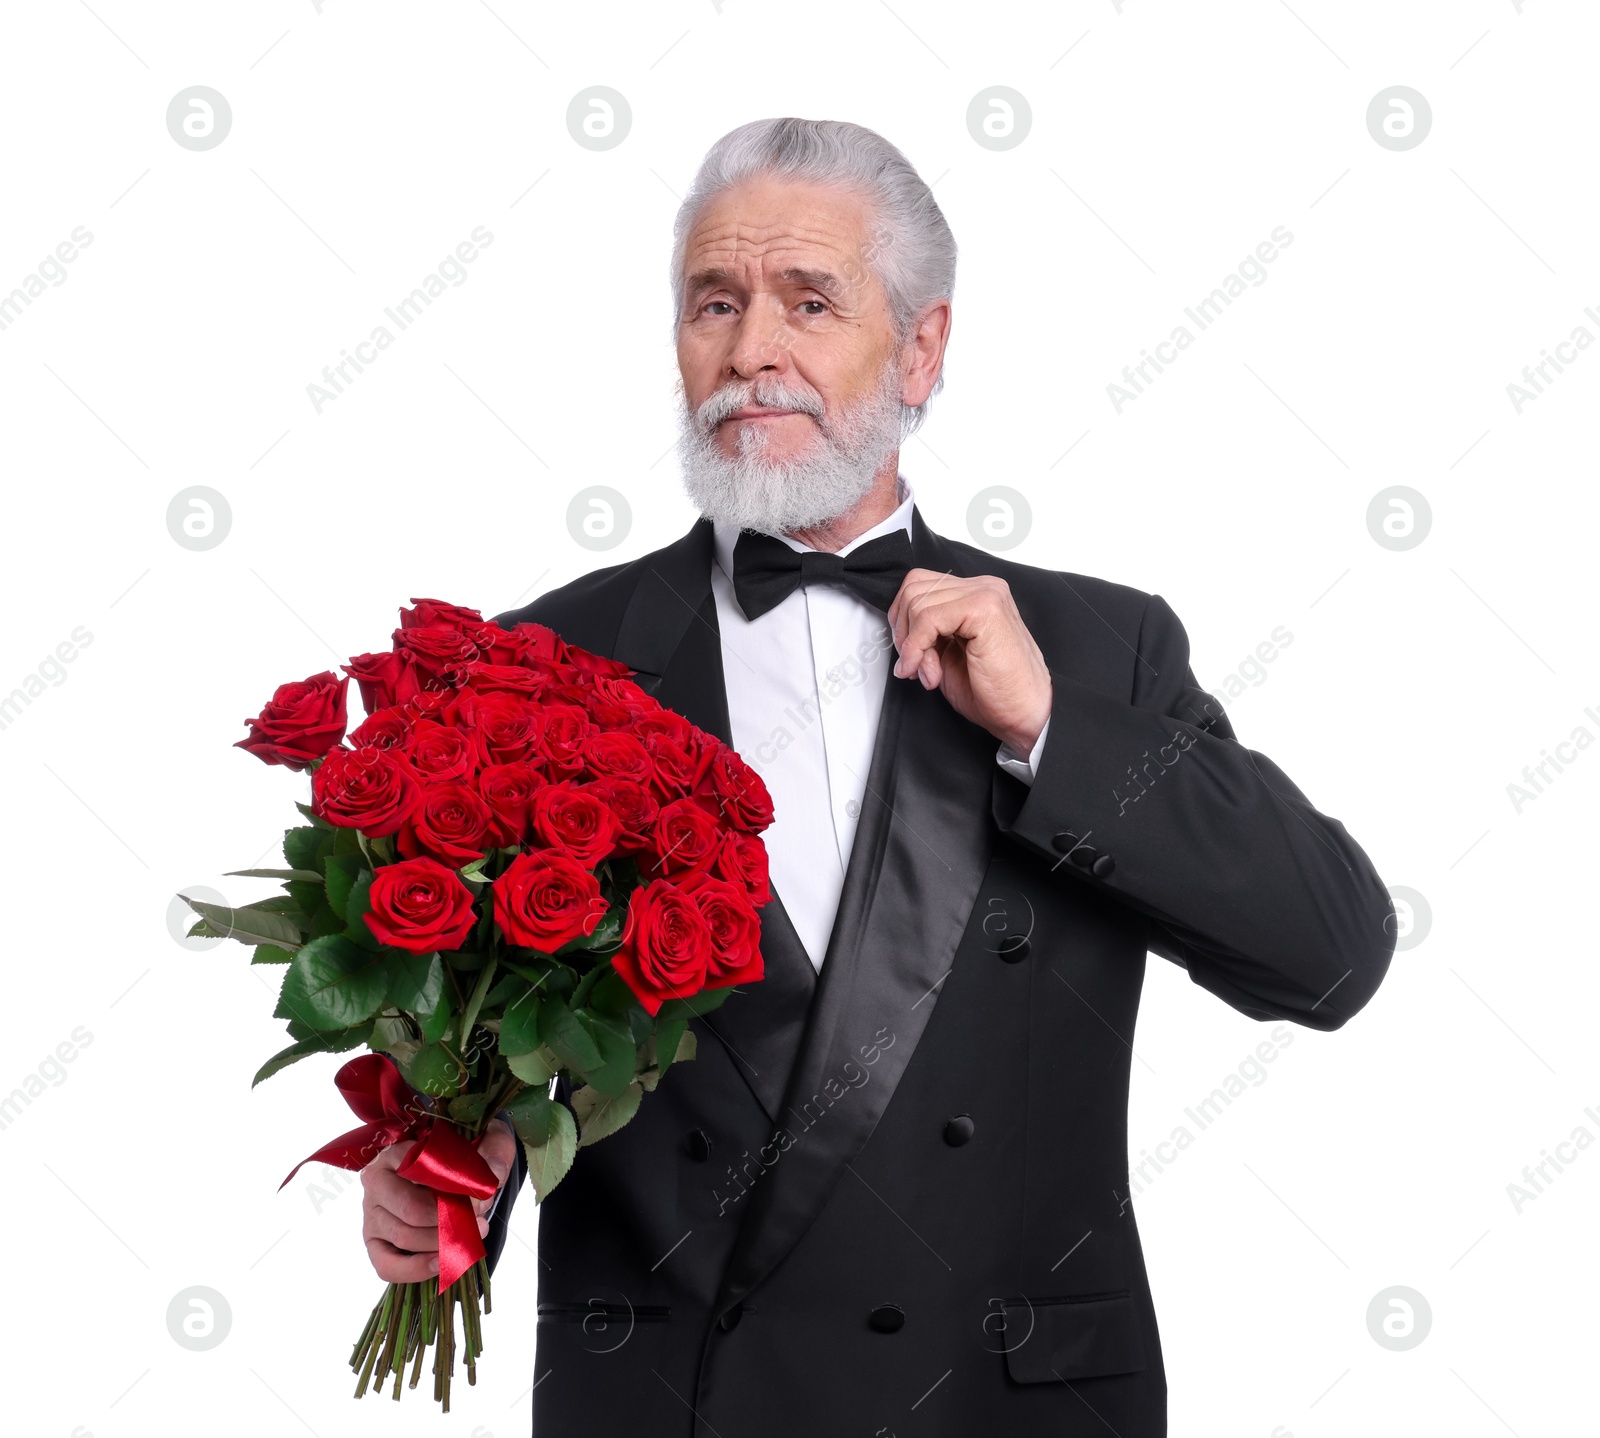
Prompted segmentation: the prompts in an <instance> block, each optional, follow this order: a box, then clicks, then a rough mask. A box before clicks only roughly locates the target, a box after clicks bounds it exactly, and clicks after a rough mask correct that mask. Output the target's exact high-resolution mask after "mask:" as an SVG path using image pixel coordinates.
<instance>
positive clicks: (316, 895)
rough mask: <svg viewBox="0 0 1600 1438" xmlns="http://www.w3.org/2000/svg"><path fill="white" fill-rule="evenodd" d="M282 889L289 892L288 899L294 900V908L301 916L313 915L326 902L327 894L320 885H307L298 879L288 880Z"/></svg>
mask: <svg viewBox="0 0 1600 1438" xmlns="http://www.w3.org/2000/svg"><path fill="white" fill-rule="evenodd" d="M283 887H284V888H286V889H287V890H288V891H289V897H290V898H291V899H293V900H294V906H295V908H297V909H299V910H300V912H301V913H302V914H315V913H316V912H317V910H318V909H319V908H320V907H321V906H322V905H323V904H325V903H326V902H327V893H326V890H324V888H323V886H322V885H321V884H307V883H304V882H302V881H301V880H299V879H290V880H289V882H288V883H287V884H285V885H284V886H283Z"/></svg>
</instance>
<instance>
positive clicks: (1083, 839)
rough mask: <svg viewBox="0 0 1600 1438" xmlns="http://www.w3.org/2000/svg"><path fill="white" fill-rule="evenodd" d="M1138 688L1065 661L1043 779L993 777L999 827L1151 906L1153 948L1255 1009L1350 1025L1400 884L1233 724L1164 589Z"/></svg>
mask: <svg viewBox="0 0 1600 1438" xmlns="http://www.w3.org/2000/svg"><path fill="white" fill-rule="evenodd" d="M1133 670H1134V680H1133V690H1132V695H1131V698H1130V699H1129V700H1123V699H1120V698H1116V697H1112V696H1109V695H1107V694H1104V693H1101V692H1099V691H1097V690H1093V689H1090V688H1087V687H1086V686H1084V685H1083V684H1081V683H1079V682H1077V681H1076V680H1074V679H1073V678H1072V677H1071V676H1070V675H1067V674H1064V673H1059V672H1056V671H1055V670H1052V672H1051V680H1052V682H1053V685H1054V691H1055V693H1054V707H1053V709H1052V712H1051V719H1050V741H1049V743H1047V744H1046V745H1045V746H1044V751H1043V753H1042V755H1041V756H1040V761H1039V771H1038V774H1037V776H1036V777H1035V779H1034V782H1033V784H1032V786H1031V788H1025V787H1023V786H1022V785H1021V784H1019V783H1018V782H1017V781H1016V780H1015V779H1012V778H1011V777H1010V776H1008V775H1004V774H1001V775H997V777H996V780H995V789H994V816H995V821H996V823H997V824H998V825H999V828H1000V830H1001V832H1002V833H1004V834H1006V835H1008V836H1009V837H1010V838H1012V839H1013V840H1016V841H1018V842H1020V843H1021V844H1023V845H1025V846H1026V847H1028V848H1029V849H1031V850H1033V851H1035V852H1036V853H1038V854H1040V855H1042V856H1044V857H1046V858H1048V859H1049V861H1050V863H1051V864H1052V866H1053V868H1054V872H1056V873H1057V874H1058V875H1059V876H1060V881H1061V882H1063V883H1085V884H1088V885H1090V886H1092V887H1094V888H1098V889H1101V890H1103V891H1104V892H1105V893H1106V894H1107V895H1108V896H1110V897H1114V898H1116V899H1118V900H1120V901H1122V902H1123V903H1125V904H1127V905H1129V906H1131V907H1132V908H1134V909H1136V910H1138V911H1139V912H1141V913H1143V914H1145V915H1147V916H1148V918H1149V921H1150V933H1149V947H1150V948H1151V949H1152V950H1153V951H1154V952H1156V953H1158V954H1160V955H1162V957H1164V958H1167V959H1170V960H1172V961H1173V962H1175V963H1177V964H1180V965H1182V966H1183V967H1184V968H1186V969H1187V970H1188V972H1189V977H1190V978H1191V979H1193V980H1194V981H1195V983H1197V984H1199V985H1200V986H1201V987H1202V988H1206V989H1209V990H1210V991H1211V992H1212V993H1214V994H1216V995H1217V996H1218V997H1219V998H1221V999H1223V1000H1224V1001H1225V1002H1227V1003H1229V1004H1231V1005H1232V1006H1233V1007H1234V1008H1236V1009H1238V1010H1239V1011H1240V1012H1241V1013H1245V1014H1248V1015H1249V1016H1250V1017H1252V1018H1257V1019H1289V1020H1291V1021H1293V1022H1295V1023H1298V1024H1303V1025H1305V1026H1307V1027H1309V1028H1314V1029H1336V1028H1339V1027H1340V1026H1341V1025H1342V1024H1343V1023H1344V1022H1345V1021H1346V1020H1347V1019H1348V1018H1349V1017H1350V1016H1351V1015H1352V1014H1354V1013H1356V1012H1357V1011H1358V1010H1359V1009H1361V1008H1362V1007H1363V1006H1364V1005H1365V1004H1366V1002H1367V1001H1368V1000H1369V999H1370V998H1371V997H1372V995H1373V993H1374V992H1375V991H1376V990H1377V987H1378V985H1379V983H1380V982H1381V981H1382V979H1383V976H1384V974H1385V972H1387V970H1388V967H1389V960H1390V957H1391V955H1392V953H1393V951H1394V942H1395V932H1396V925H1395V918H1394V909H1393V905H1392V903H1391V902H1390V899H1389V894H1388V891H1387V890H1386V889H1385V887H1384V885H1383V881H1382V880H1381V879H1379V877H1378V874H1377V871H1376V870H1375V869H1374V868H1373V866H1372V863H1371V861H1370V860H1369V859H1368V858H1367V856H1366V854H1365V853H1363V852H1362V850H1361V847H1360V846H1359V845H1358V844H1357V843H1356V842H1355V840H1354V839H1352V838H1351V837H1350V836H1349V834H1347V833H1346V832H1345V829H1344V826H1343V825H1342V824H1341V823H1339V821H1338V820H1337V819H1331V818H1329V817H1327V816H1326V815H1324V814H1321V813H1319V812H1318V811H1317V810H1316V809H1314V808H1313V807H1312V806H1311V803H1310V801H1309V800H1308V799H1307V798H1306V796H1305V795H1304V794H1302V793H1301V792H1300V790H1299V789H1298V788H1296V787H1295V785H1294V784H1293V783H1292V782H1291V781H1290V779H1289V777H1288V776H1287V775H1286V774H1285V773H1284V772H1283V770H1281V769H1280V768H1278V766H1277V765H1276V764H1274V763H1273V762H1272V761H1271V760H1270V759H1268V758H1266V757H1265V756H1264V755H1262V754H1257V753H1255V752H1254V751H1252V750H1250V749H1246V748H1245V747H1244V746H1243V745H1242V744H1240V743H1239V742H1238V740H1237V739H1236V738H1235V737H1234V733H1233V728H1232V726H1231V725H1230V724H1229V722H1228V718H1227V715H1226V714H1225V713H1224V712H1223V709H1222V706H1221V704H1220V703H1218V701H1217V700H1216V699H1214V698H1213V697H1212V696H1211V695H1209V694H1207V693H1206V692H1205V691H1204V690H1202V689H1201V688H1200V687H1199V686H1198V685H1197V684H1196V682H1195V678H1194V674H1193V673H1192V671H1191V670H1190V668H1189V641H1188V636H1187V635H1186V634H1185V633H1184V629H1183V625H1182V624H1181V623H1179V621H1178V618H1177V616H1176V615H1175V614H1174V613H1173V612H1172V610H1171V608H1169V607H1168V605H1167V603H1166V601H1165V600H1163V599H1162V598H1161V597H1160V596H1159V595H1154V596H1152V597H1151V598H1150V600H1149V601H1148V603H1147V604H1146V606H1145V610H1144V615H1143V618H1142V620H1141V622H1140V628H1139V638H1138V643H1137V646H1136V655H1135V660H1134V663H1133Z"/></svg>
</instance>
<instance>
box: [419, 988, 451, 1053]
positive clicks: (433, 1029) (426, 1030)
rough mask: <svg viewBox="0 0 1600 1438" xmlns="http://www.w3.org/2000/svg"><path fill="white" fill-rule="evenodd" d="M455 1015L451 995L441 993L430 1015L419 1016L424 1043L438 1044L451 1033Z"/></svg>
mask: <svg viewBox="0 0 1600 1438" xmlns="http://www.w3.org/2000/svg"><path fill="white" fill-rule="evenodd" d="M453 1013H454V1011H453V1010H452V1009H451V1007H450V995H449V993H448V992H445V993H441V994H440V995H439V1002H438V1004H437V1005H435V1006H434V1008H433V1009H432V1010H431V1011H430V1012H429V1013H427V1014H418V1015H417V1018H418V1020H419V1022H420V1023H421V1025H422V1041H423V1042H424V1043H429V1044H436V1043H438V1042H439V1040H440V1039H442V1038H443V1037H444V1036H445V1034H447V1033H448V1032H449V1031H450V1020H451V1018H452V1017H453Z"/></svg>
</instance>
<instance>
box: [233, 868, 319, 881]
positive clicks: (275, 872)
mask: <svg viewBox="0 0 1600 1438" xmlns="http://www.w3.org/2000/svg"><path fill="white" fill-rule="evenodd" d="M225 877H227V878H230V879H304V880H305V882H306V883H308V884H320V883H321V882H322V875H321V873H319V872H318V871H317V870H316V869H229V870H228V872H227V875H226V876H225Z"/></svg>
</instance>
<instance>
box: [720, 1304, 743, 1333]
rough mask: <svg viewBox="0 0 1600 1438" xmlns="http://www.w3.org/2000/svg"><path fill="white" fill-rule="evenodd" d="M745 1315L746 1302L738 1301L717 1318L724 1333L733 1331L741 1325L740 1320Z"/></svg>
mask: <svg viewBox="0 0 1600 1438" xmlns="http://www.w3.org/2000/svg"><path fill="white" fill-rule="evenodd" d="M743 1317H744V1304H742V1303H736V1304H734V1305H733V1307H732V1308H730V1309H729V1310H728V1311H727V1312H726V1313H724V1314H723V1315H722V1317H721V1318H719V1319H718V1320H717V1327H718V1328H720V1329H721V1330H722V1331H723V1332H724V1333H732V1332H733V1330H734V1329H735V1328H737V1327H738V1326H739V1320H740V1319H741V1318H743Z"/></svg>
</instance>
